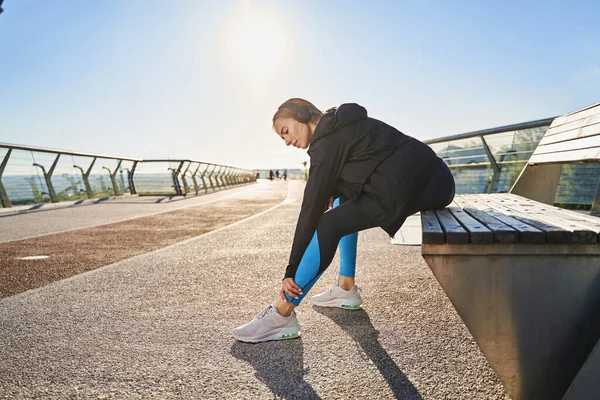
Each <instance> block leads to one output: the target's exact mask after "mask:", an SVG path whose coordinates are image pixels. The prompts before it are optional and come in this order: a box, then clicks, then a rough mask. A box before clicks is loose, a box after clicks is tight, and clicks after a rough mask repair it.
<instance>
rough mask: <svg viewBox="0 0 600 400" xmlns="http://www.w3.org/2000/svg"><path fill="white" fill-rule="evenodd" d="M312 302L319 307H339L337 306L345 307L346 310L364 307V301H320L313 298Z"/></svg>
mask: <svg viewBox="0 0 600 400" xmlns="http://www.w3.org/2000/svg"><path fill="white" fill-rule="evenodd" d="M312 304H313V305H315V306H317V307H337V308H343V309H344V310H360V309H362V303H360V304H352V303H345V302H343V301H342V302H341V303H340V302H339V300H338V301H324V302H318V301H314V300H312Z"/></svg>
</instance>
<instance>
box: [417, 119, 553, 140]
mask: <svg viewBox="0 0 600 400" xmlns="http://www.w3.org/2000/svg"><path fill="white" fill-rule="evenodd" d="M555 118H556V117H552V118H544V119H538V120H536V121H530V122H521V123H518V124H512V125H505V126H499V127H497V128H490V129H482V130H480V131H473V132H466V133H460V134H458V135H450V136H444V137H441V138H435V139H428V140H424V141H423V143H426V144H434V143H440V142H450V141H454V140H460V139H469V138H472V137H477V136H482V135H491V134H494V133H502V132H510V131H515V130H520V129H529V128H539V127H540V126H544V125H550V124H551V123H552V121H554V119H555Z"/></svg>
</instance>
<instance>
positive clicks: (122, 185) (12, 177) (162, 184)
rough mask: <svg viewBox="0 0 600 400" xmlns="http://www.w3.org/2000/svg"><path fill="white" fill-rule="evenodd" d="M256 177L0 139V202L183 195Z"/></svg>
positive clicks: (208, 166)
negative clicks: (130, 195) (14, 142)
mask: <svg viewBox="0 0 600 400" xmlns="http://www.w3.org/2000/svg"><path fill="white" fill-rule="evenodd" d="M255 180H256V172H255V171H251V170H247V169H241V168H236V167H233V166H227V165H220V164H213V163H206V162H202V161H196V160H143V159H135V158H126V157H115V156H108V155H102V154H92V153H80V152H70V151H62V150H55V149H46V148H42V147H34V146H24V145H16V144H9V143H0V203H1V205H2V207H12V206H13V205H21V204H32V203H44V202H54V203H55V202H60V201H65V200H80V199H88V198H89V199H91V198H99V197H107V196H118V195H122V194H127V193H129V194H138V195H187V194H198V193H200V192H208V191H209V190H212V191H215V190H219V189H223V188H226V187H230V186H234V185H238V184H242V183H249V182H253V181H255Z"/></svg>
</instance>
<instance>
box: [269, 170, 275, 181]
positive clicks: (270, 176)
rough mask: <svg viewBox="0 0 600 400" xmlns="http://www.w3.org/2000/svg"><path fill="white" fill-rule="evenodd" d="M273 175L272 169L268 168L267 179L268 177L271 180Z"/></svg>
mask: <svg viewBox="0 0 600 400" xmlns="http://www.w3.org/2000/svg"><path fill="white" fill-rule="evenodd" d="M273 175H274V174H273V170H272V169H270V170H269V179H270V180H273Z"/></svg>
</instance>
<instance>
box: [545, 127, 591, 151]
mask: <svg viewBox="0 0 600 400" xmlns="http://www.w3.org/2000/svg"><path fill="white" fill-rule="evenodd" d="M598 134H600V123H597V124H594V125H588V126H584V127H582V128H576V129H570V130H568V131H565V132H560V133H557V134H556V135H552V136H544V137H543V138H542V140H540V142H539V143H538V146H546V145H548V144H552V143H559V142H565V141H567V140H572V139H579V138H584V137H589V136H594V135H598Z"/></svg>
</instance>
